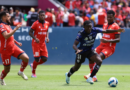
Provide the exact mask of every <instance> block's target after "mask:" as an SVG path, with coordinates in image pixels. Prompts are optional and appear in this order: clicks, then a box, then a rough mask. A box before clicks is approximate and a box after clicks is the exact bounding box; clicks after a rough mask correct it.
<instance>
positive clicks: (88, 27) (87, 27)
mask: <svg viewBox="0 0 130 90" xmlns="http://www.w3.org/2000/svg"><path fill="white" fill-rule="evenodd" d="M83 27H84V30H85V32H86V33H91V30H92V22H91V21H89V20H87V21H85V22H84V24H83Z"/></svg>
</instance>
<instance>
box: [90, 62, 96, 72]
mask: <svg viewBox="0 0 130 90" xmlns="http://www.w3.org/2000/svg"><path fill="white" fill-rule="evenodd" d="M95 64H96V63H91V64H89V68H90V73H92V71H93V69H94V66H95Z"/></svg>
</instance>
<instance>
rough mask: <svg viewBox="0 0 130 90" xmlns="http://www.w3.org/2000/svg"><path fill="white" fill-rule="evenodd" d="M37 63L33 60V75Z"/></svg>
mask: <svg viewBox="0 0 130 90" xmlns="http://www.w3.org/2000/svg"><path fill="white" fill-rule="evenodd" d="M37 65H38V62H36V61H35V60H34V61H33V70H32V73H33V74H35V71H36V68H37Z"/></svg>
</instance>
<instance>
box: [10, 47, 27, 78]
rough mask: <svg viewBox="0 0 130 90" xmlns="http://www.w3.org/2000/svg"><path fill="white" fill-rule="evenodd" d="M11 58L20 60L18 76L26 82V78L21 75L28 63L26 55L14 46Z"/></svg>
mask: <svg viewBox="0 0 130 90" xmlns="http://www.w3.org/2000/svg"><path fill="white" fill-rule="evenodd" d="M12 56H14V57H16V58H18V59H21V60H22V62H21V67H20V70H19V72H18V75H19V76H21V77H22V78H23V79H24V80H28V77H27V76H26V75H25V74H24V73H23V71H24V70H25V68H26V67H27V65H28V61H29V57H28V55H27V54H26V53H25V52H24V51H23V50H22V49H20V48H19V47H18V46H16V45H15V46H14V53H13V55H12Z"/></svg>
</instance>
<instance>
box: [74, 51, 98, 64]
mask: <svg viewBox="0 0 130 90" xmlns="http://www.w3.org/2000/svg"><path fill="white" fill-rule="evenodd" d="M93 55H97V53H96V52H95V50H91V51H87V52H84V53H82V54H77V55H76V59H75V62H76V63H78V64H81V63H83V62H84V61H85V58H88V59H89V60H90V57H92V56H93Z"/></svg>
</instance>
